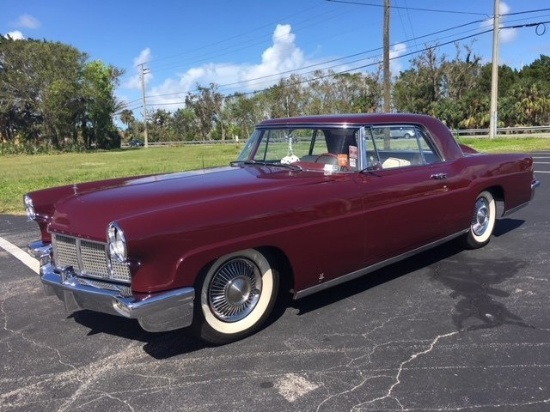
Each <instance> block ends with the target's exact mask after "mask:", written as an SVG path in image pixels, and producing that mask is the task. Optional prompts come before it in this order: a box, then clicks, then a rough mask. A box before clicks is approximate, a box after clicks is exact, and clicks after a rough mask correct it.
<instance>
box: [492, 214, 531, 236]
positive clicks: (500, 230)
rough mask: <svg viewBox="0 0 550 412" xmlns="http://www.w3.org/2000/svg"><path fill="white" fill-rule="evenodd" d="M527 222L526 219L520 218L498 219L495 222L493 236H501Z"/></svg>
mask: <svg viewBox="0 0 550 412" xmlns="http://www.w3.org/2000/svg"><path fill="white" fill-rule="evenodd" d="M524 223H525V220H520V219H510V218H506V219H498V220H497V221H496V223H495V229H494V230H493V236H495V237H500V236H502V235H505V234H506V233H508V232H511V231H513V230H515V229H517V228H518V227H520V226H521V225H523V224H524Z"/></svg>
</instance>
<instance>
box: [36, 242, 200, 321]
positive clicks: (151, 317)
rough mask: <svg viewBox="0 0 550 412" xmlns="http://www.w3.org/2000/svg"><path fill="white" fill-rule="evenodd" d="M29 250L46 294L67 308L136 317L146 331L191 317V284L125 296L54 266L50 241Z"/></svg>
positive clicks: (192, 299)
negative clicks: (97, 286)
mask: <svg viewBox="0 0 550 412" xmlns="http://www.w3.org/2000/svg"><path fill="white" fill-rule="evenodd" d="M29 253H30V254H31V256H34V257H35V258H37V259H38V260H39V261H40V279H41V280H42V283H43V285H44V290H45V291H46V294H48V295H56V296H57V297H58V298H59V299H60V300H61V301H62V302H63V303H64V304H65V309H66V310H67V311H68V312H74V311H77V310H80V309H88V310H91V311H95V312H101V313H108V314H111V315H117V316H122V317H125V318H129V319H137V321H138V322H139V324H140V325H141V327H142V328H143V329H145V330H146V331H148V332H164V331H170V330H175V329H180V328H184V327H187V326H190V325H191V323H192V321H193V301H194V299H195V290H194V288H192V287H188V288H181V289H175V290H171V291H167V292H160V293H155V294H151V295H148V296H147V297H145V298H143V299H136V298H135V297H125V296H122V294H121V293H120V292H119V291H116V290H107V289H101V288H96V287H93V286H88V285H83V284H80V282H79V278H78V277H77V276H76V275H75V274H74V272H73V271H72V270H71V268H66V269H63V270H60V269H58V268H55V267H54V265H53V264H52V262H51V259H50V256H51V246H50V245H46V244H43V243H42V242H34V243H31V244H30V245H29Z"/></svg>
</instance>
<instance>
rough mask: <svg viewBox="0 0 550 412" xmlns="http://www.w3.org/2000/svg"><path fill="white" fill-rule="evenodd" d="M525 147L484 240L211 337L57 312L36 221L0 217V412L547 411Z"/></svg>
mask: <svg viewBox="0 0 550 412" xmlns="http://www.w3.org/2000/svg"><path fill="white" fill-rule="evenodd" d="M534 157H535V161H536V165H535V169H536V171H537V177H538V178H539V180H541V182H542V185H541V187H540V188H539V190H538V192H537V195H536V197H535V199H534V201H533V202H532V203H531V204H530V205H529V206H528V207H527V208H524V209H521V210H520V211H518V212H517V213H516V214H513V215H511V216H510V217H508V218H504V219H501V220H499V221H498V223H497V226H496V229H495V235H494V237H493V239H492V240H491V242H490V244H489V245H488V246H487V247H485V248H483V249H480V250H474V251H465V250H461V249H459V248H457V246H455V244H453V243H451V244H447V245H444V246H442V247H439V248H437V249H434V250H431V251H428V252H426V253H423V254H421V255H418V256H416V257H414V258H411V259H408V260H406V261H403V262H401V263H399V264H395V265H392V266H390V267H387V268H385V269H383V270H380V271H377V272H375V273H372V274H370V275H368V276H366V277H364V278H361V279H359V280H356V281H353V282H350V283H347V284H344V285H341V286H339V287H337V288H334V289H331V290H327V291H324V292H321V293H319V294H316V295H313V296H310V297H308V298H305V299H303V300H301V301H298V302H293V303H292V304H291V305H290V306H289V307H286V308H281V309H280V310H279V311H278V313H276V315H275V317H274V319H273V321H272V322H271V323H270V325H268V327H266V328H265V329H263V330H262V331H260V332H259V333H257V334H256V335H254V336H252V337H250V338H247V339H245V340H243V341H240V342H237V343H234V344H230V345H226V346H222V347H205V346H203V345H202V344H201V343H199V342H197V341H194V340H193V339H191V338H190V337H188V335H187V334H186V333H185V330H183V331H176V332H170V333H159V334H153V333H147V332H144V331H143V330H141V329H140V327H139V326H138V325H137V323H135V322H134V321H130V320H125V319H122V318H117V317H112V316H109V315H102V314H96V313H91V312H88V311H81V312H77V313H75V314H73V315H67V314H66V313H65V312H64V309H63V307H62V305H61V302H59V301H58V300H57V299H56V298H54V297H48V296H45V295H44V293H43V291H42V288H41V285H40V282H39V279H38V276H37V275H36V273H35V272H34V271H33V270H32V269H31V268H29V267H28V266H27V265H26V264H25V263H29V264H30V265H31V266H32V263H33V262H32V260H31V261H28V260H26V261H25V262H22V261H21V260H19V259H18V258H17V257H16V256H18V255H17V253H18V252H17V251H18V250H19V248H23V247H24V246H25V245H26V244H27V243H28V242H30V241H32V240H35V239H36V238H37V230H36V228H35V225H34V223H29V222H26V221H25V218H23V217H21V216H5V215H4V216H0V280H1V283H0V324H1V325H2V327H1V329H0V358H1V366H0V367H1V374H0V410H1V411H26V412H28V411H40V412H42V411H190V412H195V411H196V412H199V411H201V412H202V411H210V412H212V411H224V412H227V411H257V410H261V411H262V412H270V411H273V412H280V411H323V412H328V411H331V412H332V411H354V412H359V411H493V410H495V411H496V410H498V411H510V412H512V411H514V412H517V411H533V412H534V411H537V412H538V411H544V410H550V305H548V296H550V281H549V279H550V277H549V275H548V266H549V265H550V237H549V233H550V209H549V208H548V204H550V152H547V153H536V154H534ZM8 251H9V252H8ZM14 255H15V256H14ZM23 256H24V254H22V255H21V256H19V257H20V258H21V259H23V260H25V258H23Z"/></svg>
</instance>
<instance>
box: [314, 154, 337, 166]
mask: <svg viewBox="0 0 550 412" xmlns="http://www.w3.org/2000/svg"><path fill="white" fill-rule="evenodd" d="M315 163H324V164H327V165H338V156H336V155H335V154H333V153H323V154H321V155H319V156H317V159H315Z"/></svg>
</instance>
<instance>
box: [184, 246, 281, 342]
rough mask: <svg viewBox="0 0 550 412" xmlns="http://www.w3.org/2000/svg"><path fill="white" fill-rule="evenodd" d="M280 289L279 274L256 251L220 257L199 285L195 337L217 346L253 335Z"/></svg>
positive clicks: (270, 308) (267, 313)
mask: <svg viewBox="0 0 550 412" xmlns="http://www.w3.org/2000/svg"><path fill="white" fill-rule="evenodd" d="M278 287H279V277H278V273H277V271H276V270H275V269H274V268H273V267H272V266H271V264H270V262H269V261H268V259H267V258H266V257H265V256H264V255H263V254H262V253H260V252H259V251H257V250H255V249H247V250H243V251H240V252H236V253H231V254H229V255H226V256H223V257H221V258H219V259H218V260H216V261H215V262H214V264H213V265H212V266H211V267H210V268H209V269H208V271H207V272H206V274H205V275H204V276H203V277H202V278H201V281H200V283H199V284H198V285H197V290H200V294H198V296H197V301H196V304H195V307H196V312H195V321H194V328H195V331H196V334H197V335H198V337H199V338H201V339H203V340H205V341H207V342H209V343H211V344H215V345H221V344H225V343H229V342H232V341H235V340H238V339H242V338H244V337H246V336H248V335H251V334H252V333H254V332H256V331H257V330H258V329H259V328H260V327H261V326H262V324H263V323H264V322H265V321H266V319H267V318H268V316H269V314H270V313H271V311H272V309H273V306H274V304H275V301H276V297H277V291H278Z"/></svg>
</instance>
